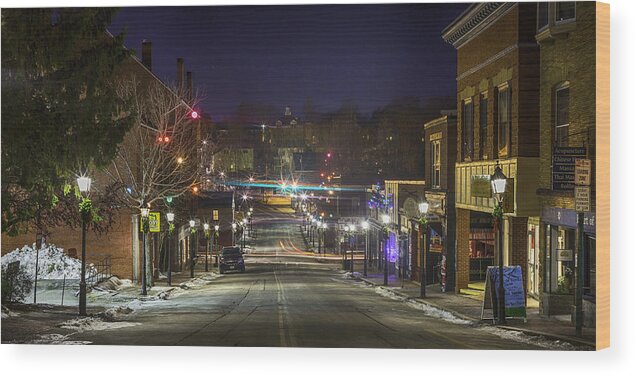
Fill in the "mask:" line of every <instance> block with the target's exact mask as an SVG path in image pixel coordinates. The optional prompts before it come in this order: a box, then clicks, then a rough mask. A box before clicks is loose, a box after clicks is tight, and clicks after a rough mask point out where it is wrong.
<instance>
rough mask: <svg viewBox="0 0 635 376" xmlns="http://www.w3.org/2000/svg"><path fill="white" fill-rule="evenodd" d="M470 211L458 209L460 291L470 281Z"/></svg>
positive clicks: (458, 282) (458, 285)
mask: <svg viewBox="0 0 635 376" xmlns="http://www.w3.org/2000/svg"><path fill="white" fill-rule="evenodd" d="M469 239H470V211H469V210H467V209H456V286H455V291H456V292H457V293H458V292H459V291H460V290H461V289H464V288H467V284H468V283H469V282H470V243H469Z"/></svg>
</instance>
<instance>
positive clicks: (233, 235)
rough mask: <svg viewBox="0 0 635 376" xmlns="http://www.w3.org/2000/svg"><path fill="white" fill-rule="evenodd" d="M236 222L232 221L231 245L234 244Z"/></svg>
mask: <svg viewBox="0 0 635 376" xmlns="http://www.w3.org/2000/svg"><path fill="white" fill-rule="evenodd" d="M237 226H238V225H236V222H232V245H236V227H237Z"/></svg>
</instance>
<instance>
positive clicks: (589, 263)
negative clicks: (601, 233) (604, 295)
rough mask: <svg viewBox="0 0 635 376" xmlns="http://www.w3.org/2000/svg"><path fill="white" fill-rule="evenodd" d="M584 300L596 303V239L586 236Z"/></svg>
mask: <svg viewBox="0 0 635 376" xmlns="http://www.w3.org/2000/svg"><path fill="white" fill-rule="evenodd" d="M584 240H585V248H584V250H585V256H586V257H585V258H584V291H583V294H584V298H585V299H590V300H592V301H594V302H595V237H591V236H585V237H584Z"/></svg>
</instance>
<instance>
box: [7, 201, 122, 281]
mask: <svg viewBox="0 0 635 376" xmlns="http://www.w3.org/2000/svg"><path fill="white" fill-rule="evenodd" d="M130 221H131V219H130V212H128V211H121V212H120V213H119V215H118V217H117V219H116V221H115V223H114V225H113V228H112V229H111V230H110V231H109V232H108V233H107V234H104V235H101V236H100V235H97V234H95V233H94V232H92V231H91V230H88V231H87V233H86V260H87V262H88V263H93V262H98V261H101V260H103V259H104V257H105V256H111V257H112V273H113V274H114V275H116V276H118V277H120V278H125V279H132V226H131V222H130ZM50 231H51V235H50V236H49V237H48V238H47V239H46V242H47V243H48V244H55V245H56V246H58V247H60V248H63V249H64V250H68V249H69V248H75V249H76V250H77V256H78V257H81V249H82V231H81V228H75V229H73V228H70V227H58V228H53V229H51V230H50ZM34 242H35V234H34V233H26V234H21V235H18V236H15V237H9V236H7V235H6V234H4V233H3V234H2V254H3V255H4V254H6V253H8V252H11V251H13V250H14V249H16V248H22V247H23V246H24V245H25V244H28V245H32V244H33V243H34Z"/></svg>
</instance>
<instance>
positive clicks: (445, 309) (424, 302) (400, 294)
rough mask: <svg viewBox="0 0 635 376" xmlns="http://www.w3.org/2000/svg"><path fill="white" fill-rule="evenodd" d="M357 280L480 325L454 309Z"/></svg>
mask: <svg viewBox="0 0 635 376" xmlns="http://www.w3.org/2000/svg"><path fill="white" fill-rule="evenodd" d="M357 279H358V280H361V281H364V282H366V283H368V284H370V285H373V286H375V287H379V288H381V289H384V290H388V291H390V292H391V293H393V294H395V295H397V296H400V297H402V298H404V299H405V300H406V301H413V302H417V303H421V304H425V305H427V306H429V307H432V308H436V309H438V310H440V311H443V312H447V313H450V314H452V315H454V316H456V317H458V318H459V319H462V320H465V321H469V322H471V323H474V324H476V323H478V321H477V320H475V319H474V318H472V317H469V316H466V315H464V314H462V313H459V312H456V311H454V310H452V309H448V308H446V307H442V306H440V305H438V304H434V303H431V302H429V301H427V300H423V299H421V298H413V297H411V296H408V295H406V294H404V293H402V292H400V291H395V290H393V289H392V288H390V287H386V286H383V285H378V284H377V283H375V282H373V281H371V280H368V279H366V278H363V277H357Z"/></svg>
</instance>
